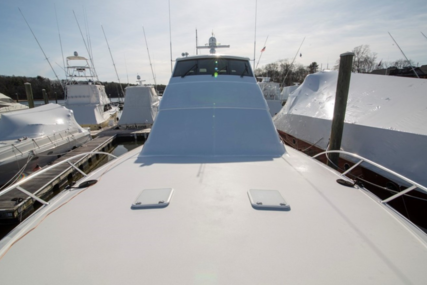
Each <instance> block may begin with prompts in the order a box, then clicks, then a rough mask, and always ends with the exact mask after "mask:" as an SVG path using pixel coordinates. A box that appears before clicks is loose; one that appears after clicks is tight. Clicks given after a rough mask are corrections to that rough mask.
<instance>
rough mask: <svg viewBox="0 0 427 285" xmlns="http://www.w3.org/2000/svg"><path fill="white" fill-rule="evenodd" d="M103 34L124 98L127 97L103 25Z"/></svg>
mask: <svg viewBox="0 0 427 285" xmlns="http://www.w3.org/2000/svg"><path fill="white" fill-rule="evenodd" d="M101 28H102V33H103V34H104V38H105V41H106V42H107V46H108V51H109V52H110V56H111V61H112V62H113V66H114V70H115V71H116V75H117V80H118V81H119V85H120V90H121V91H122V97H123V98H124V97H125V93H124V92H123V87H122V83H121V82H120V78H119V74H118V73H117V68H116V63H115V62H114V58H113V54H112V53H111V49H110V45H109V44H108V40H107V36H106V35H105V31H104V27H103V26H102V25H101Z"/></svg>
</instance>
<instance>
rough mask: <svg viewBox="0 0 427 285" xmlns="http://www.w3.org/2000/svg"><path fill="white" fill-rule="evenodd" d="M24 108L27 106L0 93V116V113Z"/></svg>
mask: <svg viewBox="0 0 427 285" xmlns="http://www.w3.org/2000/svg"><path fill="white" fill-rule="evenodd" d="M25 109H28V106H25V105H23V104H20V103H16V102H15V101H14V100H12V99H11V98H10V97H8V96H6V95H4V94H3V93H0V118H1V115H2V114H4V113H7V112H12V111H18V110H25Z"/></svg>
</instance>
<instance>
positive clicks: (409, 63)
mask: <svg viewBox="0 0 427 285" xmlns="http://www.w3.org/2000/svg"><path fill="white" fill-rule="evenodd" d="M388 34H389V35H390V37H391V38H392V40H393V41H394V42H395V44H396V45H397V47H398V48H399V49H400V52H401V53H402V54H403V56H404V57H405V58H406V61H407V62H408V64H409V66H410V67H411V68H412V71H413V72H414V73H415V76H416V77H417V78H420V77H419V76H418V74H417V73H416V72H415V69H414V67H413V66H412V65H411V62H410V61H409V60H408V58H407V57H406V55H405V53H404V52H403V50H402V49H401V48H400V46H399V44H398V43H397V42H396V41H395V40H394V38H393V36H392V35H391V34H390V32H388Z"/></svg>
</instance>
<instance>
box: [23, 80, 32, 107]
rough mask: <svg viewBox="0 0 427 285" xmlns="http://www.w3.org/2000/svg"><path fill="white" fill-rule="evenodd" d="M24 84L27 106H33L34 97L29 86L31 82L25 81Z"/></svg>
mask: <svg viewBox="0 0 427 285" xmlns="http://www.w3.org/2000/svg"><path fill="white" fill-rule="evenodd" d="M24 85H25V93H26V94H27V101H28V107H30V108H34V97H33V89H32V88H31V83H29V82H26V83H24Z"/></svg>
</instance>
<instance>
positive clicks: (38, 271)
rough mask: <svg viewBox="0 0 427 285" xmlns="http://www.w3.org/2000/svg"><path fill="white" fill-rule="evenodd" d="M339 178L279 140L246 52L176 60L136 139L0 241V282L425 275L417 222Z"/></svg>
mask: <svg viewBox="0 0 427 285" xmlns="http://www.w3.org/2000/svg"><path fill="white" fill-rule="evenodd" d="M184 65H186V66H184ZM221 73H222V74H221ZM340 177H341V176H340V175H339V174H338V173H337V172H335V171H333V170H331V169H329V168H327V167H326V166H324V165H322V164H321V163H319V162H317V161H315V160H313V159H311V158H310V157H308V156H306V155H304V154H302V153H300V152H298V151H296V150H293V149H288V150H285V148H284V146H283V145H282V144H281V142H280V140H279V138H278V135H277V133H276V131H275V129H274V126H273V123H272V120H271V118H270V115H269V113H268V109H267V105H266V103H265V100H264V99H263V97H262V94H261V91H260V89H259V88H258V87H257V85H256V82H255V78H254V77H253V75H252V71H251V70H250V67H249V61H248V59H247V58H238V57H226V56H197V57H188V58H184V59H178V60H177V65H176V67H175V71H174V77H172V79H171V81H170V83H169V85H168V87H167V89H166V91H165V94H164V97H163V99H162V102H161V104H160V107H159V115H158V117H157V119H156V121H155V123H154V126H153V128H152V132H151V134H150V137H149V139H148V141H147V142H146V144H145V145H144V147H143V148H142V149H141V148H139V149H136V150H134V151H132V152H129V153H127V154H126V155H124V156H123V157H120V158H119V159H117V160H115V161H113V162H110V163H109V164H107V165H105V166H104V167H102V168H101V169H99V170H97V171H96V172H94V173H92V174H91V175H90V176H89V177H87V178H85V180H89V179H97V180H98V182H97V183H96V184H95V185H93V186H91V187H89V188H82V189H77V188H75V189H71V190H69V191H66V192H63V193H62V194H61V195H59V196H58V197H56V198H55V199H53V200H52V201H51V203H50V205H48V206H46V207H44V208H41V209H40V210H39V211H38V213H36V214H34V215H33V216H32V217H30V218H29V219H27V220H26V221H25V222H24V223H22V224H21V225H19V226H18V227H17V228H16V229H15V230H14V231H13V232H11V233H10V234H9V235H8V236H6V237H5V238H4V239H3V240H2V241H0V283H1V284H10V283H14V284H27V283H32V284H118V283H120V284H141V283H144V284H285V283H286V284H287V283H288V284H423V283H424V282H425V280H426V278H427V272H426V271H425V264H426V262H427V240H426V235H425V234H424V233H423V232H421V231H420V230H419V229H418V228H416V227H415V226H413V225H412V224H410V223H409V222H408V221H407V220H405V219H404V218H402V217H401V216H399V215H398V214H396V213H395V212H394V211H393V210H391V209H390V208H388V207H387V206H385V205H382V204H381V203H380V202H379V201H378V199H376V197H374V196H373V195H371V194H369V193H368V192H367V191H365V190H363V189H359V188H353V187H346V186H343V185H340V184H338V183H337V182H336V180H337V178H340ZM82 181H83V180H82ZM79 183H80V182H78V183H77V185H78V184H79ZM144 189H145V190H149V189H158V192H157V193H156V191H151V192H150V193H151V194H153V195H154V196H155V195H157V194H159V193H163V192H165V190H160V189H172V190H171V193H170V192H168V193H169V194H168V195H169V196H168V195H166V199H163V198H161V199H157V200H154V202H155V201H159V202H155V203H156V204H157V203H159V204H157V205H154V204H153V205H151V207H150V206H148V207H145V208H144V206H147V205H145V203H146V202H145V200H144V199H146V198H147V195H146V196H144V195H142V196H141V192H142V191H143V190H144ZM250 190H263V191H261V192H258V194H259V196H258V197H257V198H254V196H252V197H251V198H252V202H254V204H255V205H252V204H251V199H250V197H249V196H250V195H249V193H250V194H251V195H254V193H255V192H253V191H250ZM268 190H276V191H277V192H270V191H268ZM144 193H149V192H148V191H147V192H144ZM271 193H274V194H275V195H277V194H278V193H279V194H280V196H281V197H282V198H283V199H284V200H285V201H283V200H280V199H279V200H280V201H281V202H280V203H284V204H286V207H283V208H281V207H282V205H281V204H280V203H277V204H276V207H275V209H274V210H273V209H262V207H263V206H267V207H268V205H269V201H268V200H269V199H271V200H275V199H276V198H277V196H274V195H273V196H274V197H271V196H270V194H271ZM170 195H171V196H170ZM159 196H161V195H159ZM141 197H142V198H141ZM150 198H153V196H151V197H148V200H150ZM154 198H155V197H154ZM169 198H170V200H168V199H169ZM258 198H259V199H261V200H260V201H258V200H259V199H258ZM279 198H280V197H279ZM152 202H153V201H152ZM138 203H139V204H138ZM159 205H160V207H155V206H159ZM141 207H142V208H141ZM23 268H24V269H25V274H18V272H22V269H23Z"/></svg>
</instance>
